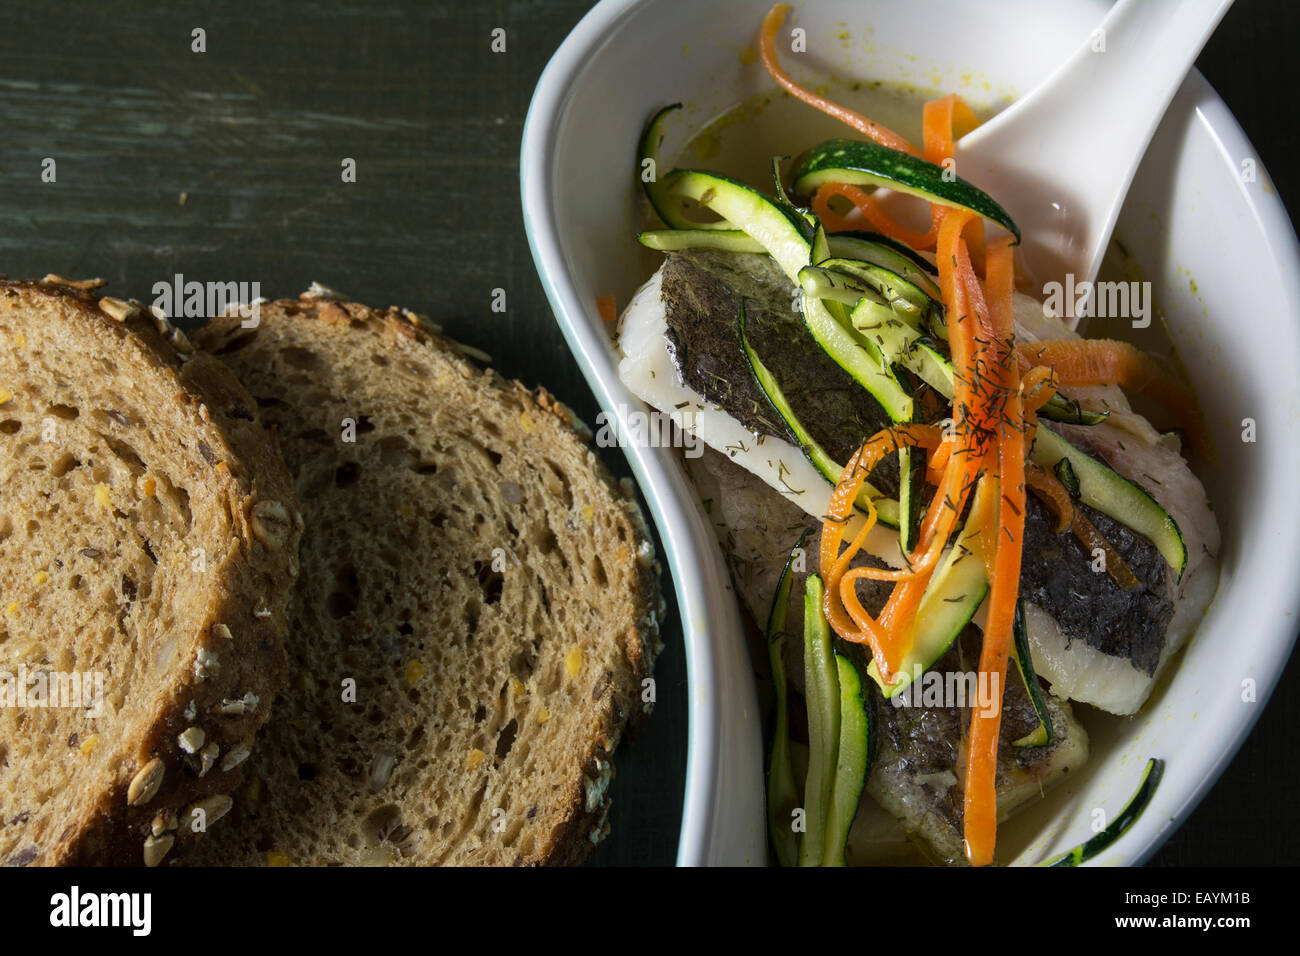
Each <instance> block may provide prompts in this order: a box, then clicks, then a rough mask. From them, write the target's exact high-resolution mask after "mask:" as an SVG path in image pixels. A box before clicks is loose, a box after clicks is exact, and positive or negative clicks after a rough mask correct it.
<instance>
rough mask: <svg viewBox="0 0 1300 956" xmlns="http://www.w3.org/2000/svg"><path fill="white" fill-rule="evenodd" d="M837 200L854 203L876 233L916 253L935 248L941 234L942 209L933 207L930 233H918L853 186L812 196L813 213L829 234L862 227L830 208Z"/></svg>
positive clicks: (830, 187) (829, 187) (831, 187)
mask: <svg viewBox="0 0 1300 956" xmlns="http://www.w3.org/2000/svg"><path fill="white" fill-rule="evenodd" d="M837 196H838V197H841V198H843V199H847V200H848V201H849V202H851V203H852V204H853V205H854V207H855V208H856V209H857V210H858V212H859V213H861V214H862V218H863V219H865V220H866V221H867V222H868V223H869V224H870V225H871V228H872V229H874V230H875V231H876V232H878V233H881V234H882V235H885V236H889V238H891V239H897V240H898V241H899V242H905V243H907V245H909V246H911V247H912V248H913V249H922V250H926V249H933V248H934V240H935V237H936V236H937V235H938V234H939V220H940V219H941V218H942V216H943V210H944V207H943V206H938V205H932V206H931V207H930V229H929V231H927V232H917V231H916V230H914V229H909V228H907V227H906V226H904V225H903V224H902V223H900V222H899V221H898V220H896V219H895V218H894V217H893V216H891V215H890V214H889V213H887V212H885V211H884V210H883V209H881V208H880V206H879V205H878V204H877V203H876V201H875V200H874V199H873V198H872V196H871V194H870V193H869V192H867V191H866V190H865V189H863V188H862V187H861V186H854V185H852V184H850V183H824V184H823V185H821V186H819V187H818V188H817V192H815V193H814V194H813V200H812V210H813V212H814V213H816V214H817V218H818V219H820V220H821V222H822V224H823V225H825V226H826V229H827V230H828V231H830V232H844V231H845V230H849V229H860V228H861V226H862V224H861V223H859V222H854V221H853V220H852V219H850V218H848V217H847V216H841V215H840V214H839V213H837V212H836V211H835V210H834V209H833V208H832V207H831V203H830V201H831V200H832V199H833V198H835V197H837Z"/></svg>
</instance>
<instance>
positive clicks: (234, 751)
mask: <svg viewBox="0 0 1300 956" xmlns="http://www.w3.org/2000/svg"><path fill="white" fill-rule="evenodd" d="M251 752H252V748H251V747H249V746H248V744H235V746H233V747H231V748H230V749H229V750H228V751H226V755H225V756H224V757H222V758H221V770H222V772H223V773H224V772H225V771H227V770H234V769H235V768H236V767H238V766H239V765H240V764H241V763H243V762H244V761H245V760H247V759H248V755H249V754H250V753H251Z"/></svg>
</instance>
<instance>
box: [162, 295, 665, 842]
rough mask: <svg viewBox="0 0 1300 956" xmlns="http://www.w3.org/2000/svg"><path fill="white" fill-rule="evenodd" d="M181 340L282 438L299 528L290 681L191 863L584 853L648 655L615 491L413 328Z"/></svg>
mask: <svg viewBox="0 0 1300 956" xmlns="http://www.w3.org/2000/svg"><path fill="white" fill-rule="evenodd" d="M195 338H196V342H198V343H199V344H201V345H202V346H203V347H204V348H207V349H209V350H211V351H212V352H213V353H214V354H216V355H218V356H219V357H220V358H222V359H223V360H224V361H226V362H228V363H229V364H230V365H231V366H232V367H233V368H234V370H235V371H236V372H237V374H238V375H239V377H240V378H241V380H242V381H243V382H244V383H245V384H246V385H247V386H248V388H249V390H250V391H251V392H252V393H253V395H254V396H256V397H257V400H258V402H259V404H260V405H261V407H262V408H263V409H264V411H265V414H266V415H267V417H268V420H270V421H272V422H274V423H275V425H276V426H277V427H278V430H279V436H280V441H281V444H282V446H283V448H284V452H285V457H286V459H287V460H288V462H289V465H290V468H291V470H292V471H293V472H294V474H295V477H296V481H297V487H298V491H299V497H300V499H301V500H302V502H303V508H304V512H305V515H306V519H307V531H306V534H305V536H304V539H303V548H302V561H303V570H302V575H301V578H300V580H299V584H298V588H297V591H296V593H295V595H294V600H293V602H292V605H291V609H290V617H291V622H292V625H291V629H292V637H291V638H290V641H289V654H290V660H291V678H290V683H289V686H288V687H287V688H286V689H285V691H284V692H283V693H282V694H281V696H280V698H279V699H278V700H277V702H276V705H275V717H274V719H273V720H272V721H271V723H270V724H269V725H268V726H267V728H266V730H265V731H264V733H263V737H264V739H265V744H263V745H260V746H259V748H258V751H257V753H255V754H254V756H253V758H252V760H250V768H251V769H250V771H249V775H250V776H249V781H248V783H247V785H246V787H245V791H246V793H247V797H248V798H247V799H246V800H239V801H237V805H236V808H235V811H234V820H233V825H232V826H231V827H230V828H228V829H226V830H223V831H222V832H221V834H220V839H213V840H209V841H204V842H203V843H201V844H199V846H198V847H197V848H196V851H195V853H194V854H192V855H191V859H190V860H188V861H187V862H195V863H199V864H217V865H245V864H247V865H257V864H266V863H272V864H275V863H281V864H291V865H327V864H390V863H391V864H407V865H432V864H449V865H471V864H482V865H509V864H544V863H576V862H579V861H581V860H582V859H584V858H585V857H586V856H587V854H588V853H589V852H590V851H591V849H592V848H593V847H594V846H595V844H596V843H597V842H598V841H599V840H600V839H601V838H602V837H603V835H604V833H605V831H606V828H607V824H606V813H607V811H608V809H609V801H608V796H607V794H606V787H607V785H608V782H609V780H610V777H611V775H612V768H611V763H610V759H611V754H612V752H613V750H614V748H615V745H616V744H617V743H618V741H619V737H620V734H621V731H622V729H623V727H624V724H625V721H627V720H628V719H629V718H630V717H633V716H635V715H636V714H638V713H639V712H642V711H644V710H647V709H648V706H649V705H648V704H647V703H646V702H645V698H646V697H652V695H650V694H647V693H646V690H647V688H645V687H643V681H645V680H646V679H647V678H648V677H649V675H650V673H651V667H652V665H653V662H654V659H655V656H656V655H657V654H658V652H659V648H660V640H659V633H658V619H659V616H660V615H661V614H662V613H663V611H662V608H663V604H662V598H661V596H660V592H659V586H658V570H659V569H658V565H657V562H656V561H655V559H654V551H653V548H652V546H651V544H650V543H649V537H648V534H647V532H646V528H645V526H644V523H643V520H642V518H641V513H640V509H639V508H638V506H637V505H636V504H635V502H634V500H633V498H632V496H631V493H630V490H628V491H623V490H620V489H619V487H618V486H617V485H615V484H614V483H613V482H612V480H611V479H610V477H609V475H608V474H607V473H606V472H605V470H604V469H603V468H602V467H601V465H600V463H599V461H598V460H597V458H596V456H595V454H594V453H593V452H592V450H591V449H590V448H589V447H588V446H587V444H586V443H585V442H584V441H582V440H581V438H580V437H579V435H578V434H577V433H576V431H575V422H574V420H573V418H572V416H571V415H570V414H569V413H568V412H567V410H566V409H564V407H563V406H561V405H560V404H558V403H557V402H555V401H554V400H552V399H551V398H550V397H549V396H548V395H547V394H546V393H545V392H537V393H532V392H529V391H528V390H527V389H525V388H524V387H523V386H522V385H520V384H518V383H517V382H508V381H504V380H502V379H500V378H499V377H497V376H496V375H495V374H494V373H493V372H492V371H491V370H488V371H486V372H483V371H480V370H479V369H478V368H476V367H475V366H474V365H473V364H471V363H470V362H469V361H468V360H466V359H465V358H464V357H463V356H462V355H461V354H460V352H459V351H458V350H457V347H456V345H455V343H453V342H451V341H449V340H447V339H444V338H441V337H440V336H437V335H434V334H432V333H431V332H430V331H427V330H425V329H423V328H421V327H420V326H419V325H418V324H417V320H416V319H415V317H414V316H413V315H411V314H410V313H403V312H400V311H399V310H397V309H389V310H387V311H384V312H380V311H375V310H371V309H368V308H366V307H365V306H362V305H358V304H356V303H350V302H341V301H332V300H331V299H329V298H328V297H325V296H321V295H317V296H312V295H305V296H303V297H302V298H301V299H300V300H297V301H292V300H290V301H280V302H274V303H268V304H264V305H262V307H261V326H260V327H259V328H258V329H257V330H256V331H254V332H250V331H248V330H246V329H241V328H240V326H239V323H238V321H237V320H236V319H232V318H222V319H217V320H214V321H212V322H211V323H209V324H208V325H207V326H205V327H204V328H203V329H201V330H199V332H197V333H196V336H195ZM232 834H233V836H232Z"/></svg>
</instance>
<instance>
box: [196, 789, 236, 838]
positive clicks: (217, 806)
mask: <svg viewBox="0 0 1300 956" xmlns="http://www.w3.org/2000/svg"><path fill="white" fill-rule="evenodd" d="M234 805H235V801H234V800H232V799H231V798H230V796H229V795H227V794H224V793H214V794H213V795H212V796H210V797H204V798H203V799H202V800H200V801H198V802H197V803H191V804H190V805H189V806H188V807H186V808H185V819H186V820H188V821H189V828H190V832H192V833H201V832H203V831H204V830H206V829H207V828H208V827H210V826H212V824H214V823H216V822H217V821H218V820H220V819H221V818H222V817H224V816H225V815H226V814H227V813H229V812H230V808H231V807H233V806H234Z"/></svg>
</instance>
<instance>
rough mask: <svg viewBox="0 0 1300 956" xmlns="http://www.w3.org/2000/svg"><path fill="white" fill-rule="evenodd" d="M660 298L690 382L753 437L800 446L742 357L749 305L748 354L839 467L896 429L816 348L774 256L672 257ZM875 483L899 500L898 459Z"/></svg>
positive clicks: (704, 253) (676, 357)
mask: <svg viewBox="0 0 1300 956" xmlns="http://www.w3.org/2000/svg"><path fill="white" fill-rule="evenodd" d="M662 289H663V293H662V294H663V298H664V303H665V306H666V309H665V311H666V313H667V319H668V350H669V354H670V355H671V356H672V358H673V363H674V364H675V365H676V366H677V370H678V372H679V373H680V374H681V376H682V378H683V381H685V383H686V385H687V386H689V387H690V388H692V389H694V390H695V391H696V392H699V393H700V394H701V395H703V396H704V398H705V399H706V400H707V401H709V402H712V403H714V404H717V405H720V406H721V407H722V408H724V409H726V410H727V412H728V413H730V414H731V415H732V417H734V418H736V419H737V420H738V421H740V422H741V423H742V424H744V425H745V426H746V427H747V428H749V429H750V430H751V431H753V432H755V433H757V434H766V435H771V436H772V437H774V438H780V439H783V440H792V439H790V436H789V435H788V433H787V431H786V428H785V425H784V423H783V422H782V421H781V419H780V418H779V417H778V416H777V414H776V412H775V411H773V409H772V407H771V405H769V404H768V401H767V398H766V397H765V396H764V395H763V393H762V391H761V390H760V389H759V387H758V384H757V383H756V382H755V381H754V377H753V375H752V374H750V370H749V364H748V362H746V360H745V356H744V353H743V352H742V351H741V347H740V338H739V332H738V322H739V317H740V305H741V303H742V302H744V303H745V334H746V337H747V338H748V340H749V343H750V346H751V347H752V348H753V349H754V351H755V352H756V353H757V354H758V357H759V358H760V359H761V360H762V362H763V364H764V365H765V366H767V368H768V369H769V371H771V372H772V375H773V376H774V377H775V378H776V380H777V381H778V382H780V383H781V390H782V392H784V393H785V396H786V398H787V399H788V400H789V402H790V404H791V407H792V408H795V409H802V410H803V412H804V414H801V415H800V418H801V420H802V421H803V423H804V426H805V427H806V428H807V429H808V431H809V434H811V435H812V437H813V439H814V440H816V442H817V443H818V444H819V445H821V446H822V448H823V449H825V450H826V453H827V454H829V455H830V456H831V457H832V458H833V459H835V460H836V461H837V462H839V463H840V464H841V465H842V464H844V463H846V462H847V461H848V460H849V459H850V458H851V457H852V456H853V453H854V452H855V451H857V449H858V446H859V445H860V444H862V441H863V440H864V439H866V438H868V437H870V436H871V435H874V434H875V433H876V432H878V431H880V429H882V428H885V427H887V426H888V425H889V424H890V419H889V416H888V415H887V414H886V413H885V410H884V409H883V408H881V407H880V405H879V404H878V403H877V402H876V401H875V399H873V398H872V397H871V395H870V394H869V393H868V392H867V391H866V390H865V389H863V388H862V387H861V386H860V385H858V383H857V382H855V381H854V380H853V378H852V377H851V376H850V375H849V374H848V373H847V372H845V371H844V370H843V369H842V368H840V367H839V366H838V365H837V364H835V361H834V359H832V358H831V357H830V356H829V355H827V354H826V353H825V352H824V351H823V350H822V349H821V348H820V347H819V346H818V345H817V343H816V342H814V341H813V340H812V338H811V336H810V335H809V333H808V331H807V329H806V328H805V327H804V324H803V318H802V317H801V316H800V314H799V313H798V312H796V311H794V308H793V303H794V301H795V287H794V286H793V285H792V284H791V283H790V281H789V280H788V279H787V278H786V276H785V273H783V272H782V271H781V269H780V267H779V266H777V264H776V262H775V261H773V259H772V258H771V257H770V256H766V255H756V254H752V253H727V252H717V251H713V250H707V249H700V250H692V251H690V252H684V253H672V254H670V255H669V256H668V259H667V261H666V262H665V263H664V267H663V286H662ZM809 346H811V348H810V347H809ZM810 409H816V410H817V411H816V414H809V413H808V411H809V410H810ZM871 482H872V484H873V485H875V487H876V488H877V489H879V490H880V491H881V492H882V493H884V494H886V495H889V496H893V495H896V494H897V493H898V462H897V460H896V459H887V460H886V461H884V462H882V463H881V465H880V467H879V468H877V469H876V470H875V471H873V472H872V475H871Z"/></svg>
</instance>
